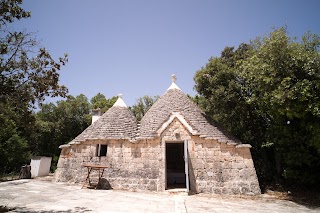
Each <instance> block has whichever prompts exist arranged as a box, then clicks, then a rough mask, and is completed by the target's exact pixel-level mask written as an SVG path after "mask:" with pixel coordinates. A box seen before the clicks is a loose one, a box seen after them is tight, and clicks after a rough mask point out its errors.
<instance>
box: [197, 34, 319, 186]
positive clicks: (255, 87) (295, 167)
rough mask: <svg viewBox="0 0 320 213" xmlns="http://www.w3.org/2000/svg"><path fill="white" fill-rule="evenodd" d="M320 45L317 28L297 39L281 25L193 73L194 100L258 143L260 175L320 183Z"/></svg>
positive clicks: (247, 140) (238, 133)
mask: <svg viewBox="0 0 320 213" xmlns="http://www.w3.org/2000/svg"><path fill="white" fill-rule="evenodd" d="M319 45H320V39H319V36H317V35H315V34H311V33H306V34H305V35H304V36H303V37H302V38H301V39H300V40H298V39H297V38H291V37H290V36H288V34H287V31H286V29H285V28H280V29H276V30H274V31H273V32H271V33H270V34H268V35H265V36H264V37H262V38H257V39H255V40H253V41H251V43H249V44H245V43H243V44H241V45H239V47H238V48H237V49H235V48H234V47H226V48H225V49H224V50H223V51H222V53H221V56H220V57H213V58H211V59H210V60H209V62H208V63H207V64H206V66H205V67H203V68H201V69H200V70H199V71H197V72H196V74H195V77H194V80H195V82H196V85H195V88H196V90H197V91H198V93H199V94H200V96H198V97H197V98H196V102H198V103H200V104H201V106H202V107H203V108H204V110H205V111H206V112H207V113H208V114H209V115H211V116H212V118H213V119H215V120H217V121H218V122H220V123H222V124H223V125H224V126H225V127H227V129H228V130H229V131H231V132H232V133H233V134H235V135H236V136H238V137H239V138H240V139H241V140H242V142H244V143H250V144H252V145H253V152H254V153H255V162H256V163H257V164H258V169H257V170H258V172H259V173H260V174H259V175H260V178H266V173H268V174H269V175H270V176H271V178H272V177H273V174H275V173H276V174H278V176H280V177H282V178H286V179H287V180H290V181H293V182H294V181H299V182H303V183H306V184H314V183H320V179H319V177H320V163H319V162H320V149H319V147H320V131H319V129H320V122H319V121H320V113H319V109H320V108H319V104H320V53H319ZM266 149H268V150H269V151H267V152H268V153H269V154H268V155H267V156H266V155H265V154H266V153H265V152H266ZM270 150H272V151H273V152H272V153H273V154H272V155H270ZM263 158H264V159H263ZM261 161H263V162H261ZM259 162H260V163H261V164H259ZM272 162H274V164H272ZM270 169H271V170H273V171H274V173H272V172H270V171H269V172H267V170H270Z"/></svg>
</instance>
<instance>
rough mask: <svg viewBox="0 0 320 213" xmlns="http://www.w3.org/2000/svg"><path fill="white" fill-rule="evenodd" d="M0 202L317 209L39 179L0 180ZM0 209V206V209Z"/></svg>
mask: <svg viewBox="0 0 320 213" xmlns="http://www.w3.org/2000/svg"><path fill="white" fill-rule="evenodd" d="M0 206H7V207H8V208H11V209H12V210H11V211H10V212H31V213H45V212H50V213H64V212H66V213H67V212H68V213H73V212H109V213H112V212H165V213H168V212H188V213H192V212H195V213H202V212H204V213H205V212H237V213H242V212H268V213H271V212H286V213H287V212H288V213H289V212H290V213H291V212H320V208H317V209H310V208H308V207H306V206H302V205H299V204H296V203H294V202H291V201H284V200H276V199H274V198H272V197H268V196H265V195H262V196H259V197H246V198H235V197H226V196H224V197H220V196H208V195H193V196H187V195H185V194H169V193H151V192H150V193H146V192H143V193H142V192H129V191H119V190H92V189H81V187H80V186H78V185H67V184H63V183H54V182H51V181H44V180H39V179H33V180H17V181H10V182H4V183H0ZM0 212H1V210H0Z"/></svg>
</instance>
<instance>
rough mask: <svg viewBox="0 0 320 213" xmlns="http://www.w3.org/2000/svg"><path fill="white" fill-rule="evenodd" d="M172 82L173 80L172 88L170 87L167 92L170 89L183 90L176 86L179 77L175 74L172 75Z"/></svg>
mask: <svg viewBox="0 0 320 213" xmlns="http://www.w3.org/2000/svg"><path fill="white" fill-rule="evenodd" d="M171 80H172V84H171V86H170V87H169V88H168V89H167V90H170V89H178V90H181V89H180V88H179V87H178V86H177V85H176V80H177V77H176V75H175V74H172V75H171Z"/></svg>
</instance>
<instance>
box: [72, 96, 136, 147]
mask: <svg viewBox="0 0 320 213" xmlns="http://www.w3.org/2000/svg"><path fill="white" fill-rule="evenodd" d="M136 133H137V119H136V118H135V116H134V115H133V114H132V112H131V111H130V110H129V109H128V108H127V106H126V104H125V103H124V101H123V100H122V98H121V95H119V98H118V100H117V101H116V103H115V104H114V105H113V106H112V107H111V108H110V109H109V110H108V111H107V112H105V113H104V114H103V115H102V116H101V117H100V118H99V119H98V120H97V121H96V122H94V123H93V124H91V125H90V126H89V127H88V128H87V129H85V130H84V131H83V132H82V133H81V134H80V135H78V136H77V137H76V138H75V139H74V140H73V141H71V142H70V144H74V143H80V142H82V141H85V140H94V139H129V140H132V139H133V138H134V137H135V135H136Z"/></svg>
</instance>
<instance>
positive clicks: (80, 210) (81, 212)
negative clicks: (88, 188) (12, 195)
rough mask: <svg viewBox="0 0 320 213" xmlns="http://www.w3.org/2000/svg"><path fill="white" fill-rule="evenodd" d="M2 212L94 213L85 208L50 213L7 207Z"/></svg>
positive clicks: (42, 211)
mask: <svg viewBox="0 0 320 213" xmlns="http://www.w3.org/2000/svg"><path fill="white" fill-rule="evenodd" d="M0 212H20V213H78V212H79V213H84V212H92V210H90V209H87V208H85V207H75V208H74V209H69V210H66V211H55V210H49V211H44V210H40V211H35V210H32V209H29V208H26V207H14V208H8V207H6V206H0Z"/></svg>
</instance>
